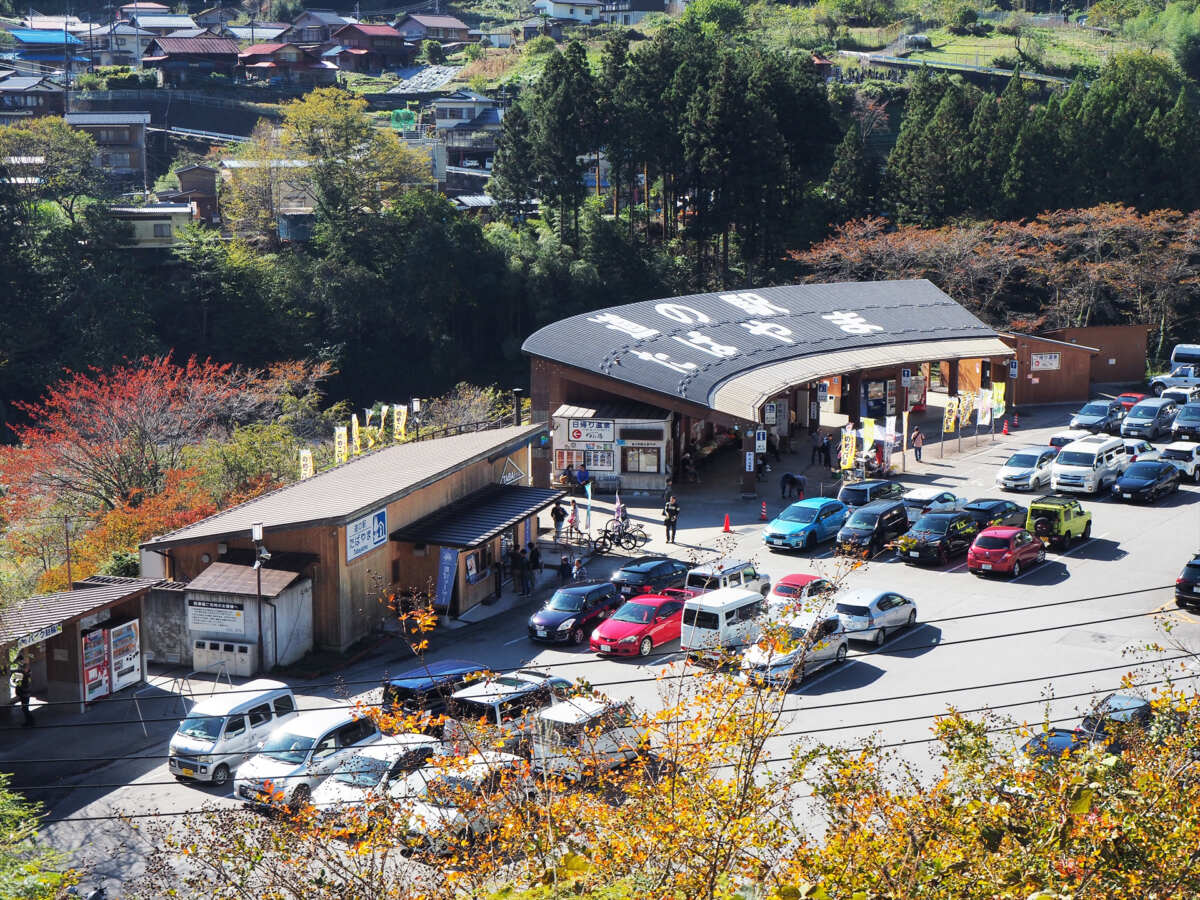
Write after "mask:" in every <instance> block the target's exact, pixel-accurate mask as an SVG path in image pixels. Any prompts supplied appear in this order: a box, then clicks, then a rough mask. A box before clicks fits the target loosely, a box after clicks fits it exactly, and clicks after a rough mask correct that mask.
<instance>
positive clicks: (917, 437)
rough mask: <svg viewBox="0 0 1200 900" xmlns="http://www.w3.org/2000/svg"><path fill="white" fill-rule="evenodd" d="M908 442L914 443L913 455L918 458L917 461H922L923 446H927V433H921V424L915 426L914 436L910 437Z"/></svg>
mask: <svg viewBox="0 0 1200 900" xmlns="http://www.w3.org/2000/svg"><path fill="white" fill-rule="evenodd" d="M908 442H909V443H910V444H912V448H913V457H914V458H915V459H916V460H917V462H920V461H921V448H922V447H924V446H925V435H923V434H922V433H921V426H919V425H914V426H913V430H912V437H910V438H909V439H908Z"/></svg>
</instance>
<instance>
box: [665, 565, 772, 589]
mask: <svg viewBox="0 0 1200 900" xmlns="http://www.w3.org/2000/svg"><path fill="white" fill-rule="evenodd" d="M729 587H746V588H750V589H753V590H756V591H758V592H759V593H760V594H762V595H763V596H764V597H765V596H766V595H767V594H769V593H770V592H771V578H770V576H768V575H764V574H763V573H762V572H759V571H758V570H757V567H756V566H755V565H754V563H752V562H746V561H744V560H729V561H728V562H723V563H709V564H707V565H703V566H696V567H695V568H693V569H688V573H687V580H686V581H684V583H683V588H684V590H686V591H691V592H692V593H693V594H703V593H706V592H707V591H717V590H720V589H721V588H729Z"/></svg>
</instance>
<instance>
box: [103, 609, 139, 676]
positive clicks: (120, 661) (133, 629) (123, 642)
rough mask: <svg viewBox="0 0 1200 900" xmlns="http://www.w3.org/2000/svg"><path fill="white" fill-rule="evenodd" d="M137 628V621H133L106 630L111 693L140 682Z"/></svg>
mask: <svg viewBox="0 0 1200 900" xmlns="http://www.w3.org/2000/svg"><path fill="white" fill-rule="evenodd" d="M139 626H140V622H139V620H138V619H133V620H131V621H129V622H125V623H123V624H121V625H114V626H113V627H112V628H110V629H108V659H109V669H110V670H111V672H112V691H113V693H116V692H117V691H119V690H121V688H125V687H129V685H131V684H137V683H138V682H139V681H141V680H142V635H141V628H140V627H139Z"/></svg>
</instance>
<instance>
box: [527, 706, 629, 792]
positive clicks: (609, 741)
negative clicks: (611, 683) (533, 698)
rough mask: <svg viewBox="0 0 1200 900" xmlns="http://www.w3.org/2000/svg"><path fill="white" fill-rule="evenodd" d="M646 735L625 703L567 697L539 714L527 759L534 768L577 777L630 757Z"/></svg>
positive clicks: (606, 767)
mask: <svg viewBox="0 0 1200 900" xmlns="http://www.w3.org/2000/svg"><path fill="white" fill-rule="evenodd" d="M645 737H646V730H645V729H644V728H643V727H641V726H640V725H639V724H638V722H637V719H636V718H635V716H634V714H633V711H632V710H631V709H630V707H629V704H628V703H621V702H617V701H614V700H598V699H596V698H595V697H571V698H569V699H567V700H563V701H562V702H561V703H555V704H554V705H552V706H547V707H546V708H545V709H543V710H542V711H541V712H539V713H538V721H537V727H536V728H535V729H534V732H533V741H532V743H531V744H530V747H529V759H530V763H531V764H532V766H533V770H534V771H535V772H548V773H549V774H551V775H561V776H563V777H564V778H569V779H572V780H581V779H582V778H584V777H585V776H590V775H593V774H597V773H599V772H602V771H607V770H609V769H612V768H615V767H616V766H619V765H621V764H622V763H626V762H629V761H630V760H632V759H634V758H635V757H636V756H637V755H638V753H639V751H640V749H641V747H642V744H643V742H644V740H645Z"/></svg>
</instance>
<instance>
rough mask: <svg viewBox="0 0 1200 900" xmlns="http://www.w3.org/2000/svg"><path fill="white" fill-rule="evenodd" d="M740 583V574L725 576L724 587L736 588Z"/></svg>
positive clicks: (734, 573)
mask: <svg viewBox="0 0 1200 900" xmlns="http://www.w3.org/2000/svg"><path fill="white" fill-rule="evenodd" d="M741 583H742V573H741V572H728V573H726V575H725V587H737V586H738V585H739V584H741Z"/></svg>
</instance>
